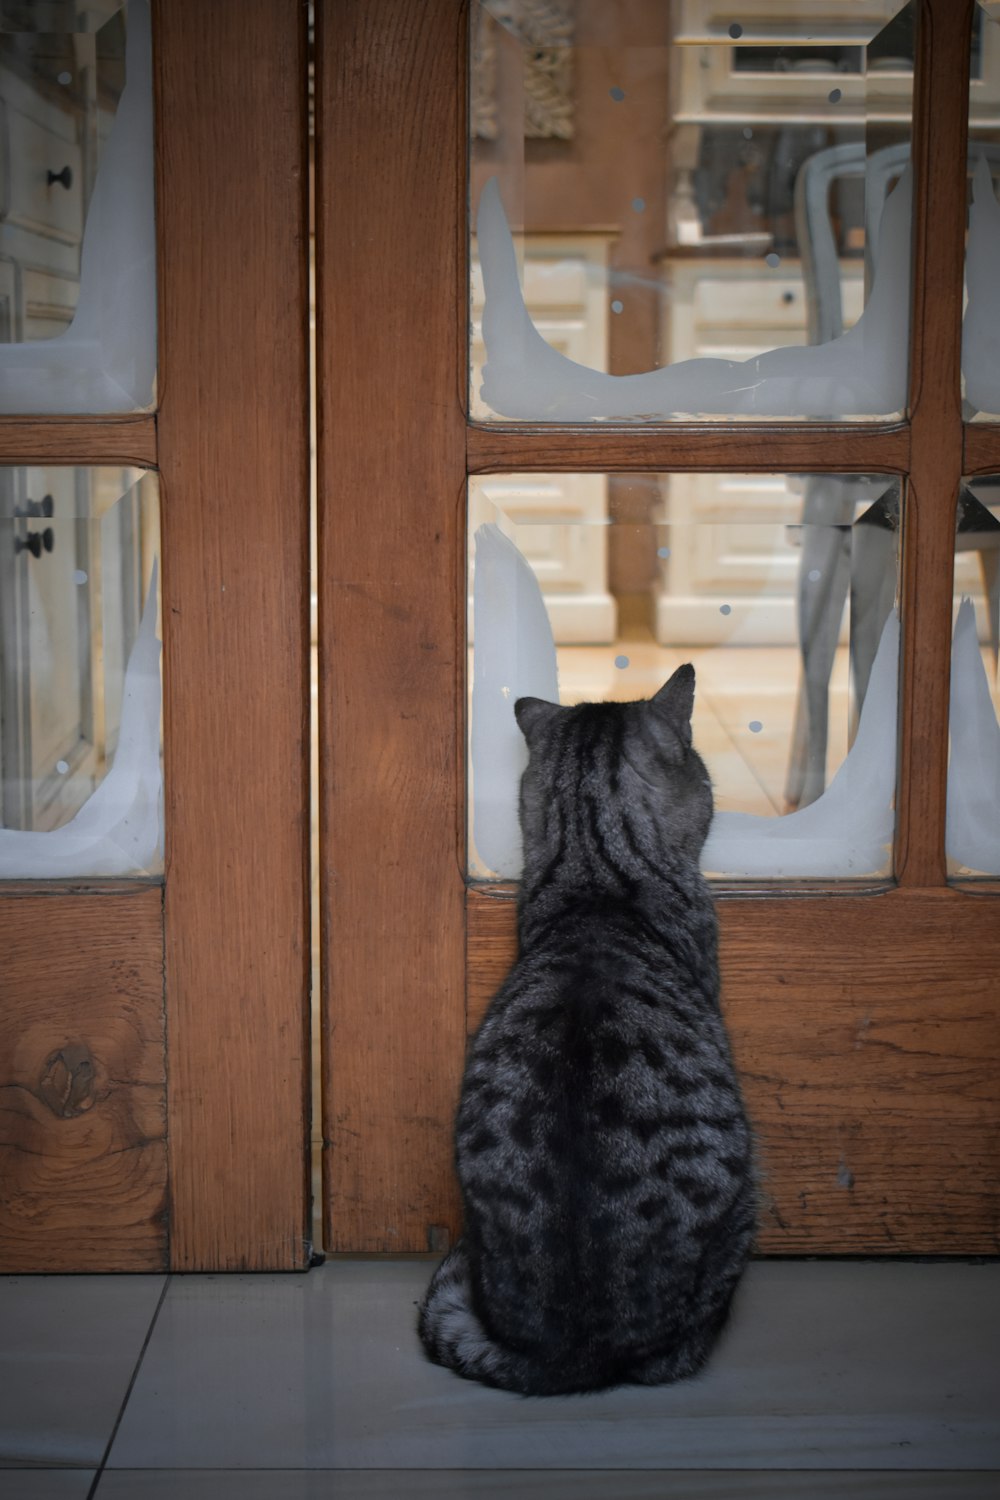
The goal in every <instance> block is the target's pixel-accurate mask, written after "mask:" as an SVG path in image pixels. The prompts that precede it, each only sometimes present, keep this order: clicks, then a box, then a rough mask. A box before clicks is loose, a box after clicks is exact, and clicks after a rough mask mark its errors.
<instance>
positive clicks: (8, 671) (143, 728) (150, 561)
mask: <svg viewBox="0 0 1000 1500" xmlns="http://www.w3.org/2000/svg"><path fill="white" fill-rule="evenodd" d="M158 554H159V506H158V497H157V487H156V479H155V476H154V475H152V474H148V473H145V472H144V471H142V470H138V469H110V468H99V469H82V468H77V469H72V468H54V467H50V468H34V467H32V468H0V795H2V801H0V876H3V877H18V876H35V877H43V876H47V875H51V876H58V875H76V874H79V875H91V874H92V875H121V874H133V873H137V874H153V873H157V872H158V871H159V870H160V869H161V868H162V848H161V839H160V811H159V800H160V785H161V778H160V752H159V742H160V732H159V725H160V678H159V641H158V639H157V604H156V586H155V565H156V559H157V557H158Z"/></svg>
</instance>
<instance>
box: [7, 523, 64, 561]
mask: <svg viewBox="0 0 1000 1500" xmlns="http://www.w3.org/2000/svg"><path fill="white" fill-rule="evenodd" d="M55 545H56V537H55V532H54V531H53V530H52V527H51V526H46V528H45V530H44V531H29V532H28V535H27V536H26V537H20V536H17V537H15V538H14V552H15V554H17V553H20V552H30V553H31V555H32V557H41V555H42V549H43V548H44V550H45V551H46V552H54V551H55Z"/></svg>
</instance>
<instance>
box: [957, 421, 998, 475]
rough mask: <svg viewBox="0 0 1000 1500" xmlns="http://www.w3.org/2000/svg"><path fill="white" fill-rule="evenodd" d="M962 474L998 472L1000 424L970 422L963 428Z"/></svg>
mask: <svg viewBox="0 0 1000 1500" xmlns="http://www.w3.org/2000/svg"><path fill="white" fill-rule="evenodd" d="M964 455H965V456H964V458H963V460H962V472H963V474H970V475H971V474H1000V425H997V424H994V423H991V422H970V423H969V424H968V426H967V427H966V429H965V449H964Z"/></svg>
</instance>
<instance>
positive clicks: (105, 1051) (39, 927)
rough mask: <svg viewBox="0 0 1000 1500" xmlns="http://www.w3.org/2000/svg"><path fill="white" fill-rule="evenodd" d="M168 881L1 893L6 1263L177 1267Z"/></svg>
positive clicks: (1, 1228) (1, 1162) (0, 1230)
mask: <svg viewBox="0 0 1000 1500" xmlns="http://www.w3.org/2000/svg"><path fill="white" fill-rule="evenodd" d="M162 902H163V892H162V888H160V887H159V886H154V885H149V886H145V887H141V888H136V887H134V886H129V885H127V884H123V885H122V886H121V887H119V888H110V889H107V890H105V891H103V892H91V893H89V894H79V893H74V892H71V891H68V890H66V889H65V888H63V887H60V886H58V885H55V884H53V885H52V886H50V887H48V888H43V887H39V886H36V887H34V888H33V889H30V890H29V889H27V888H20V889H7V888H5V889H4V891H3V893H2V899H0V1272H2V1273H3V1274H6V1275H10V1274H13V1273H16V1272H21V1273H31V1272H38V1271H163V1270H166V1268H167V1215H166V1202H167V1148H166V1074H165V1068H164V1016H163V932H162Z"/></svg>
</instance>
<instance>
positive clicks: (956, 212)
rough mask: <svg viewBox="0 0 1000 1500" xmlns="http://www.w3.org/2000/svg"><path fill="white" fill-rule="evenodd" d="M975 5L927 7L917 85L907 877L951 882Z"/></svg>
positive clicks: (904, 694) (907, 535)
mask: <svg viewBox="0 0 1000 1500" xmlns="http://www.w3.org/2000/svg"><path fill="white" fill-rule="evenodd" d="M972 11H973V0H924V4H923V7H922V10H921V14H920V29H919V37H918V50H917V59H916V74H915V79H914V121H913V150H912V161H913V170H914V179H915V180H914V187H915V192H914V210H913V214H914V219H913V226H914V227H913V303H912V320H911V354H910V413H911V416H910V422H911V439H910V483H909V487H908V494H907V503H906V507H905V511H904V518H905V519H904V532H903V562H902V573H903V578H902V602H903V639H902V662H901V689H900V742H899V774H898V784H897V796H896V809H897V811H896V858H895V868H896V876H897V879H898V881H899V883H900V884H901V885H907V886H940V885H943V884H944V883H945V879H946V874H945V856H944V825H945V802H946V787H947V765H948V699H949V687H950V682H949V676H950V674H949V666H950V654H951V609H952V593H953V569H954V543H955V510H956V504H957V499H958V488H959V481H960V478H961V473H962V439H963V434H962V411H961V395H960V379H961V367H960V360H961V319H962V278H963V264H964V257H965V201H966V168H965V161H966V151H967V141H968V99H969V46H970V36H971V26H972Z"/></svg>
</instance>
